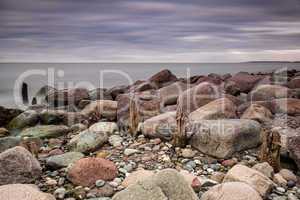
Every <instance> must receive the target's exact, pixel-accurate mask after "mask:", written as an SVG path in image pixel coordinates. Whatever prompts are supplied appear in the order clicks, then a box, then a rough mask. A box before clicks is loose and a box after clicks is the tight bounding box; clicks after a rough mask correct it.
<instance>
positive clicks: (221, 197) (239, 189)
mask: <svg viewBox="0 0 300 200" xmlns="http://www.w3.org/2000/svg"><path fill="white" fill-rule="evenodd" d="M250 199H251V200H262V198H261V197H260V195H259V193H258V192H257V191H256V190H254V189H253V188H252V187H250V186H249V185H247V184H246V183H239V182H228V183H223V184H219V185H216V186H214V187H212V188H211V189H210V190H208V191H207V192H205V193H204V194H203V195H202V197H201V200H250Z"/></svg>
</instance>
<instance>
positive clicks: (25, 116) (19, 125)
mask: <svg viewBox="0 0 300 200" xmlns="http://www.w3.org/2000/svg"><path fill="white" fill-rule="evenodd" d="M38 121H39V115H38V113H37V112H36V111H34V110H27V111H25V112H23V113H22V114H20V115H18V116H17V117H15V118H14V119H12V120H11V122H10V123H9V124H8V129H9V131H10V132H11V133H13V134H17V133H19V132H20V131H21V130H22V129H24V128H26V127H31V126H34V125H36V124H37V123H38Z"/></svg>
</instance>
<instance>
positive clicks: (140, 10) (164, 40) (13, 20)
mask: <svg viewBox="0 0 300 200" xmlns="http://www.w3.org/2000/svg"><path fill="white" fill-rule="evenodd" d="M257 60H265V61H269V60H274V61H280V60H285V61H296V60H300V0H168V1H155V0H1V1H0V62H245V61H257Z"/></svg>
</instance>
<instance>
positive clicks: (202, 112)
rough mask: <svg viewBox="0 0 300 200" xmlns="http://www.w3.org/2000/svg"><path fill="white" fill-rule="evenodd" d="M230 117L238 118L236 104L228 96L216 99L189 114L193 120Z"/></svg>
mask: <svg viewBox="0 0 300 200" xmlns="http://www.w3.org/2000/svg"><path fill="white" fill-rule="evenodd" d="M230 118H237V116H236V106H235V105H234V103H233V102H232V101H231V100H229V99H227V98H220V99H217V100H214V101H212V102H210V103H208V104H206V105H204V106H202V107H200V108H198V109H197V110H195V111H194V112H192V113H191V114H189V120H191V121H198V120H210V119H230Z"/></svg>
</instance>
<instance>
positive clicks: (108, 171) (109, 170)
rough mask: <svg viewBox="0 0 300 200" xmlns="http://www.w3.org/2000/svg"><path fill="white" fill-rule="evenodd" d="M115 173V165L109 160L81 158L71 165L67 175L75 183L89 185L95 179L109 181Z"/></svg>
mask: <svg viewBox="0 0 300 200" xmlns="http://www.w3.org/2000/svg"><path fill="white" fill-rule="evenodd" d="M117 174H118V169H117V167H116V166H115V164H114V163H113V162H111V161H109V160H105V159H102V158H82V159H80V160H78V161H76V162H75V163H73V164H72V165H71V167H70V168H69V169H68V173H67V177H68V179H69V180H70V181H71V182H72V183H73V184H75V185H81V186H86V187H91V186H94V184H95V182H96V181H97V180H99V179H101V180H104V181H111V180H113V179H114V178H116V176H117Z"/></svg>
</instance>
